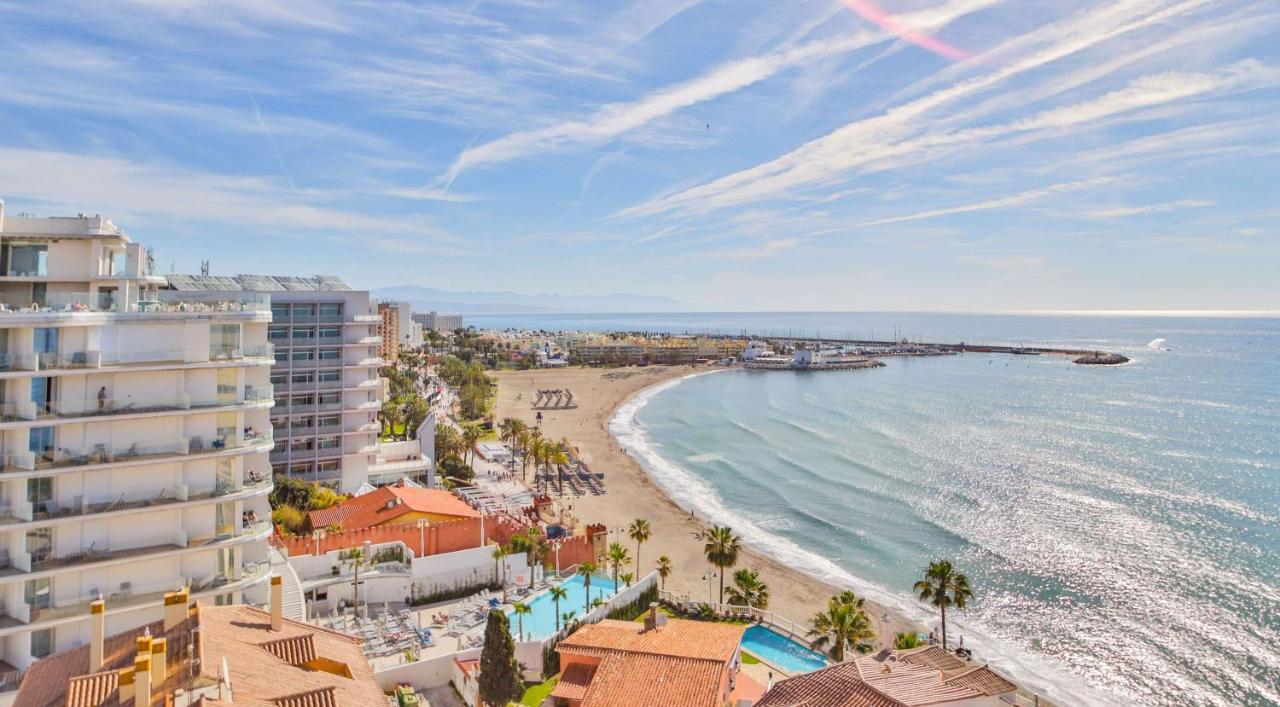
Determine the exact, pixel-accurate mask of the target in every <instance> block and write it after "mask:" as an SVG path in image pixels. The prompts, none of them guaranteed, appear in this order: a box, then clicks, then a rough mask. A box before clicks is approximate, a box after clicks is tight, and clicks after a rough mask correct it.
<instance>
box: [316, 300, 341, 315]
mask: <svg viewBox="0 0 1280 707" xmlns="http://www.w3.org/2000/svg"><path fill="white" fill-rule="evenodd" d="M320 316H322V317H341V316H342V303H341V302H321V303H320Z"/></svg>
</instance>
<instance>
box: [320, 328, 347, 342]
mask: <svg viewBox="0 0 1280 707" xmlns="http://www.w3.org/2000/svg"><path fill="white" fill-rule="evenodd" d="M320 338H321V339H328V340H330V341H336V340H338V339H341V338H342V327H336V326H322V327H320Z"/></svg>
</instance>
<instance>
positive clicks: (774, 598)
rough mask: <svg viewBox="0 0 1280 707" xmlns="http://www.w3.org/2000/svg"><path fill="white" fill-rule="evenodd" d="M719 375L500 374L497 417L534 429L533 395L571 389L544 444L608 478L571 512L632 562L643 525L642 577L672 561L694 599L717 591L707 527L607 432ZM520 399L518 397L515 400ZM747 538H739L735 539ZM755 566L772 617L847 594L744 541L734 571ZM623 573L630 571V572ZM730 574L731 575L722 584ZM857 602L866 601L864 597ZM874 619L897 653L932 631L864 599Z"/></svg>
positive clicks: (675, 584) (675, 576)
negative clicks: (899, 644)
mask: <svg viewBox="0 0 1280 707" xmlns="http://www.w3.org/2000/svg"><path fill="white" fill-rule="evenodd" d="M718 370H721V369H707V368H705V367H701V368H700V367H694V366H650V367H646V368H617V369H602V368H564V369H538V370H533V371H501V372H497V373H494V374H491V375H494V377H495V378H496V379H497V380H498V402H497V408H496V416H497V418H498V419H501V418H503V417H515V418H518V419H521V420H525V421H526V422H528V423H530V424H532V422H533V419H534V414H535V411H534V410H532V409H531V407H530V406H529V404H528V400H529V398H530V395H529V393H530V392H531V391H533V390H535V389H537V388H570V389H572V390H573V393H574V397H575V400H576V402H577V405H578V406H577V407H576V408H573V409H566V410H543V411H542V412H543V430H544V433H545V434H546V436H547V437H549V438H551V439H557V440H558V439H560V438H561V437H568V438H569V439H570V441H571V442H572V443H573V444H574V445H575V446H576V447H577V448H578V450H579V452H580V454H582V456H583V458H584V459H585V460H586V461H587V462H588V463H589V464H590V465H591V466H592V469H593V470H595V471H602V472H604V483H605V490H606V492H605V494H604V495H602V496H583V497H578V498H572V499H570V500H569V503H570V504H571V505H572V508H573V513H574V515H576V516H577V517H578V518H579V520H580V521H582V522H584V523H596V522H600V523H604V524H605V525H607V526H608V527H609V528H610V529H611V530H613V529H617V530H620V531H622V532H621V534H620V535H621V537H614V536H613V535H612V534H611V537H610V539H611V540H618V541H620V542H622V543H623V545H624V546H625V547H627V549H628V551H629V553H630V554H631V556H632V559H633V561H634V559H635V552H636V548H635V543H634V542H633V541H631V540H630V539H629V538H626V536H625V530H626V526H627V525H629V524H630V522H631V521H632V520H634V519H635V518H646V519H648V520H649V522H650V525H651V526H652V527H653V534H652V537H651V538H650V540H649V541H648V542H646V543H645V544H644V545H643V546H642V547H641V560H642V567H641V571H642V572H647V571H649V570H650V569H652V567H653V562H654V560H656V558H657V557H658V556H659V555H667V556H669V557H670V558H671V560H672V564H673V566H674V571H673V572H672V574H671V576H670V577H669V578H668V580H667V589H668V590H669V591H672V592H675V593H678V594H687V595H689V597H690V598H691V599H692V600H693V601H700V600H701V597H704V596H711V595H712V594H714V593H717V592H718V583H719V575H718V573H716V574H715V575H714V576H713V577H712V579H711V581H707V580H704V579H703V577H704V576H705V575H706V573H707V572H708V570H709V565H708V564H707V563H706V560H705V558H703V555H702V544H701V542H700V541H698V540H695V539H694V534H695V533H698V532H700V531H702V530H704V529H705V528H706V527H707V526H708V525H710V524H711V522H709V521H707V520H705V519H704V518H702V517H698V516H696V515H695V512H694V511H690V510H689V509H685V508H682V507H681V506H680V505H679V503H678V502H677V500H676V499H675V498H673V497H672V495H671V494H670V493H668V492H667V490H666V489H665V488H663V486H662V485H661V484H660V483H658V482H657V481H655V479H654V478H653V475H652V474H651V473H650V472H649V470H647V469H646V468H645V467H644V465H643V464H641V463H640V462H639V461H638V460H637V459H636V458H635V456H634V455H633V454H631V453H630V452H628V451H626V450H625V448H624V445H623V443H622V442H621V441H620V440H618V439H617V438H616V437H615V436H614V434H613V432H612V431H611V430H610V425H611V423H612V422H613V420H614V419H615V417H617V415H618V412H619V410H620V409H621V408H622V407H623V406H624V405H628V404H632V403H634V402H636V401H637V399H638V398H640V397H641V396H642V395H643V394H645V393H647V392H649V393H651V392H653V389H654V388H656V387H658V386H662V385H669V384H674V383H676V382H678V381H680V380H681V379H683V378H686V377H689V376H692V375H699V374H709V373H712V372H716V371H718ZM517 396H519V397H517ZM739 535H741V533H739ZM743 567H750V568H752V569H756V570H758V571H759V572H760V575H761V579H762V580H763V581H764V582H765V583H766V584H768V586H769V590H770V599H769V609H770V610H772V611H775V612H777V613H778V614H781V615H782V616H785V617H786V618H788V619H790V620H792V621H795V622H796V623H798V624H801V625H802V626H807V625H808V620H809V619H810V618H811V617H812V616H813V614H815V613H816V612H818V611H820V610H821V609H823V608H824V607H825V606H826V604H827V599H828V598H829V597H831V596H832V595H834V594H837V593H838V592H839V591H841V590H843V589H845V588H848V587H841V586H838V585H836V584H835V583H833V582H831V581H828V580H825V579H822V578H820V577H816V576H814V575H812V574H809V573H807V572H804V571H802V570H800V569H796V568H794V567H792V566H790V565H787V564H785V563H783V562H780V561H778V560H776V559H774V558H773V557H770V556H768V555H767V554H766V553H765V552H764V551H762V550H761V549H759V548H757V547H755V546H752V545H749V544H748V540H747V539H746V538H745V537H744V538H743V554H742V558H741V560H740V561H739V563H738V564H737V565H736V566H735V568H734V569H740V568H743ZM626 571H631V568H627V570H626ZM732 571H733V570H729V571H728V572H726V580H725V582H726V586H728V585H730V584H731V583H732V580H731V577H730V576H729V575H731V574H732ZM859 595H860V596H864V593H863V592H861V591H859ZM866 603H867V608H868V611H867V613H868V616H869V617H870V618H871V622H872V626H873V627H874V628H875V629H876V632H877V638H876V643H877V645H890V646H891V645H892V642H893V635H894V633H896V632H899V631H926V632H927V630H928V629H927V627H926V626H925V625H924V624H922V623H920V622H918V621H915V620H912V619H911V618H909V617H908V616H906V615H905V614H904V613H903V612H902V611H901V610H899V609H898V608H896V607H893V606H890V605H888V604H886V603H885V602H882V601H876V600H875V599H871V598H867V602H866Z"/></svg>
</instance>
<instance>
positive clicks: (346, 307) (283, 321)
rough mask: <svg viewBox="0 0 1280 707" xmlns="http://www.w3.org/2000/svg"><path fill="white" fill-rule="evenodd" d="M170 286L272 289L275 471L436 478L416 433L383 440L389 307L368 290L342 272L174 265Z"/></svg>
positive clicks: (347, 477) (351, 477)
mask: <svg viewBox="0 0 1280 707" xmlns="http://www.w3.org/2000/svg"><path fill="white" fill-rule="evenodd" d="M169 286H170V287H174V288H176V289H178V290H184V291H194V292H229V293H236V292H256V293H261V294H266V295H270V297H271V317H272V319H271V324H270V326H269V327H268V328H267V341H268V342H270V343H271V344H272V345H274V347H275V366H274V367H273V368H272V369H271V382H272V385H273V387H274V389H275V395H276V404H275V407H274V408H272V410H271V423H272V427H273V428H274V429H275V439H276V446H275V448H274V449H273V450H272V452H271V466H272V469H273V470H274V471H275V473H276V474H279V475H284V474H287V475H289V476H296V477H299V478H303V479H306V480H308V481H318V482H320V483H324V484H327V485H330V486H333V487H336V488H339V489H341V490H342V491H344V492H352V491H355V490H356V489H358V488H359V487H360V486H361V485H363V484H365V483H370V484H373V485H375V486H377V485H383V484H388V483H392V482H394V481H396V480H397V479H399V478H402V477H408V478H411V479H414V480H417V481H422V482H424V483H428V482H429V480H430V479H429V477H430V473H429V472H430V469H431V461H430V459H429V458H425V457H424V455H423V454H422V453H421V450H420V449H419V448H418V445H417V443H416V441H413V443H412V444H406V443H402V442H398V443H383V444H379V442H378V431H379V422H378V414H379V411H380V410H381V409H382V384H381V382H380V380H379V378H378V369H379V368H380V367H382V366H383V365H385V364H386V362H385V361H384V359H383V358H382V356H381V355H380V354H381V350H382V343H383V342H382V338H381V337H380V336H379V335H378V328H379V324H380V323H381V322H382V316H381V315H380V314H378V311H377V308H376V304H375V303H374V302H373V301H372V300H371V299H370V298H369V293H368V292H367V291H362V290H353V289H351V287H350V286H349V285H347V283H345V282H343V281H342V280H341V279H340V278H337V277H334V276H316V277H286V276H279V275H236V276H230V277H224V276H216V275H174V276H171V277H170V278H169Z"/></svg>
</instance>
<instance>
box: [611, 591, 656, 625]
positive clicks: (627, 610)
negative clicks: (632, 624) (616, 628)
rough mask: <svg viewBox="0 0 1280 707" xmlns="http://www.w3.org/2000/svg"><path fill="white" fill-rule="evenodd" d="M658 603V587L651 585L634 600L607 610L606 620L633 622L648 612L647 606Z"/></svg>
mask: <svg viewBox="0 0 1280 707" xmlns="http://www.w3.org/2000/svg"><path fill="white" fill-rule="evenodd" d="M656 601H658V585H656V584H655V585H653V586H652V587H649V588H648V589H646V590H644V591H643V592H641V593H640V596H638V597H636V598H635V599H634V600H632V601H630V602H627V603H626V604H623V605H622V606H616V607H614V608H613V609H610V610H609V615H608V616H607V618H610V619H617V620H619V621H634V620H636V618H638V617H639V616H640V615H641V614H643V613H644V612H646V611H648V610H649V605H650V604H652V603H654V602H656Z"/></svg>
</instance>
